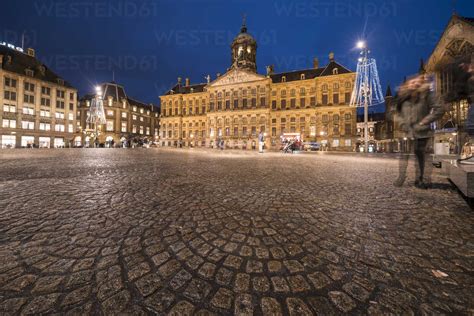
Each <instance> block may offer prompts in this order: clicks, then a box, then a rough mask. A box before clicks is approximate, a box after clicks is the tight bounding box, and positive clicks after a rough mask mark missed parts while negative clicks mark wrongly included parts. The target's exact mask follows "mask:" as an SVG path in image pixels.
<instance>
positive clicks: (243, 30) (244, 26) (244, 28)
mask: <svg viewBox="0 0 474 316" xmlns="http://www.w3.org/2000/svg"><path fill="white" fill-rule="evenodd" d="M240 33H247V14H245V13H244V14H243V15H242V27H241V28H240Z"/></svg>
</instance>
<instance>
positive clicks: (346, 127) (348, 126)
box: [344, 124, 352, 135]
mask: <svg viewBox="0 0 474 316" xmlns="http://www.w3.org/2000/svg"><path fill="white" fill-rule="evenodd" d="M344 134H346V135H351V134H352V126H351V124H345V125H344Z"/></svg>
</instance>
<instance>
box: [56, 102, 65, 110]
mask: <svg viewBox="0 0 474 316" xmlns="http://www.w3.org/2000/svg"><path fill="white" fill-rule="evenodd" d="M56 108H57V109H64V101H60V100H56Z"/></svg>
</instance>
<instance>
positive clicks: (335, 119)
mask: <svg viewBox="0 0 474 316" xmlns="http://www.w3.org/2000/svg"><path fill="white" fill-rule="evenodd" d="M332 120H333V121H334V122H339V114H334V115H333V116H332Z"/></svg>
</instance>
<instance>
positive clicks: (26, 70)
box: [25, 69, 35, 77]
mask: <svg viewBox="0 0 474 316" xmlns="http://www.w3.org/2000/svg"><path fill="white" fill-rule="evenodd" d="M25 74H26V75H27V76H28V77H33V76H34V75H35V73H34V71H33V70H31V69H25Z"/></svg>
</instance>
